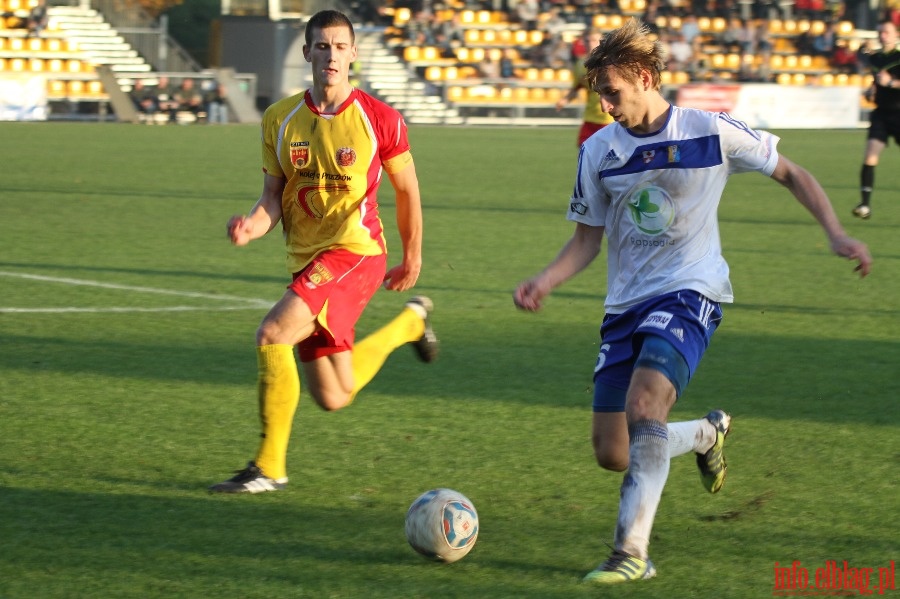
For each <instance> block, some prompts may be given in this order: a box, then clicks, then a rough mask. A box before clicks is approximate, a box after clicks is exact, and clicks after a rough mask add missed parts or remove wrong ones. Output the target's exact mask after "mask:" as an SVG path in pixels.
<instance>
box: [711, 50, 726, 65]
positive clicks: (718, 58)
mask: <svg viewBox="0 0 900 599" xmlns="http://www.w3.org/2000/svg"><path fill="white" fill-rule="evenodd" d="M710 61H711V62H712V66H713V68H714V69H724V68H725V55H724V54H722V53H721V52H716V53H715V54H713V55H712V56H711V57H710Z"/></svg>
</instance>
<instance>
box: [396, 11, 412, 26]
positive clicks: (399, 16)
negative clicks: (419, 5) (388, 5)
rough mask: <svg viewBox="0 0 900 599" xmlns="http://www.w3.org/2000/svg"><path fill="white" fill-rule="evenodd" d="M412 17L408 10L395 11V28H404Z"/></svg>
mask: <svg viewBox="0 0 900 599" xmlns="http://www.w3.org/2000/svg"><path fill="white" fill-rule="evenodd" d="M411 17H412V11H411V10H409V9H408V8H406V7H405V6H404V7H400V8H398V9H397V10H395V11H394V26H396V27H403V26H404V25H406V24H407V23H408V22H409V19H410V18H411Z"/></svg>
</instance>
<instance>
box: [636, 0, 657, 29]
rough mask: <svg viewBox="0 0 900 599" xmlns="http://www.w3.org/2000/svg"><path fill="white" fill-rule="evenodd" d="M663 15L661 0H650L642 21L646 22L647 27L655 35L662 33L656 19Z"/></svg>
mask: <svg viewBox="0 0 900 599" xmlns="http://www.w3.org/2000/svg"><path fill="white" fill-rule="evenodd" d="M661 16H662V14H661V13H660V11H659V0H648V1H647V5H646V6H645V7H644V14H642V15H641V21H643V22H644V25H646V26H647V29H648V30H649V31H650V33H651V34H653V35H659V33H660V31H659V25H657V24H656V20H657V19H658V18H659V17H661Z"/></svg>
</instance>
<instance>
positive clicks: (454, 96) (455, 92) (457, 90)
mask: <svg viewBox="0 0 900 599" xmlns="http://www.w3.org/2000/svg"><path fill="white" fill-rule="evenodd" d="M465 89H466V88H464V87H462V86H459V85H452V86H450V87H449V88H448V89H447V99H448V100H450V101H451V102H461V101H462V100H463V98H465V96H466V92H465Z"/></svg>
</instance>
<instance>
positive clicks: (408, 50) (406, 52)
mask: <svg viewBox="0 0 900 599" xmlns="http://www.w3.org/2000/svg"><path fill="white" fill-rule="evenodd" d="M421 59H422V49H421V48H420V47H418V46H407V47H405V48H403V60H405V61H406V62H415V61H417V60H421Z"/></svg>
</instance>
